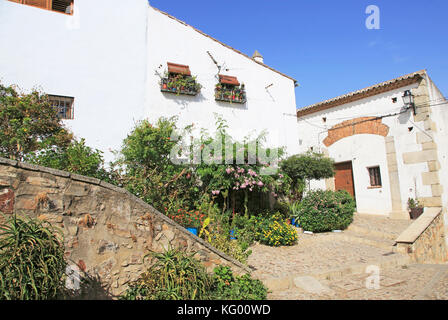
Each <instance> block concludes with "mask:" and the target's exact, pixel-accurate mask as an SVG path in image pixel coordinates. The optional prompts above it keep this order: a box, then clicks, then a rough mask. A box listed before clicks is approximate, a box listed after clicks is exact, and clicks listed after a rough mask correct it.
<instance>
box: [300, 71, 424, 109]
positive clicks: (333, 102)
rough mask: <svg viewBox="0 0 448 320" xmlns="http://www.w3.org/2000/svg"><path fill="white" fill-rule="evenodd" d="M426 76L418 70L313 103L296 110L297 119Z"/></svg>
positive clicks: (398, 86) (404, 84) (408, 83)
mask: <svg viewBox="0 0 448 320" xmlns="http://www.w3.org/2000/svg"><path fill="white" fill-rule="evenodd" d="M425 75H426V70H420V71H417V72H414V73H410V74H407V75H404V76H401V77H398V78H395V79H392V80H389V81H384V82H381V83H378V84H375V85H373V86H370V87H367V88H364V89H361V90H358V91H353V92H350V93H347V94H344V95H341V96H338V97H336V98H332V99H329V100H325V101H322V102H319V103H315V104H312V105H309V106H306V107H303V108H301V109H298V110H297V117H301V116H305V115H308V114H312V113H315V112H319V111H322V110H326V109H329V108H333V107H336V106H339V105H342V104H345V103H349V102H353V101H357V100H361V99H364V98H367V97H370V96H373V95H376V94H379V93H383V92H387V91H390V90H394V89H397V88H401V87H404V86H407V85H410V84H412V83H416V82H418V81H420V79H422V78H423V77H424V76H425Z"/></svg>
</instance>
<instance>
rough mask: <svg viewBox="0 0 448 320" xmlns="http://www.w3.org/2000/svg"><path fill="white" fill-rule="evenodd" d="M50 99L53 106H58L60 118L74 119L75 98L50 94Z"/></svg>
mask: <svg viewBox="0 0 448 320" xmlns="http://www.w3.org/2000/svg"><path fill="white" fill-rule="evenodd" d="M48 100H49V101H50V104H51V105H52V106H53V107H55V108H57V111H58V116H59V118H61V119H64V120H73V119H74V118H75V117H74V116H75V115H74V110H73V103H74V101H75V98H73V97H65V96H55V95H50V94H49V95H48Z"/></svg>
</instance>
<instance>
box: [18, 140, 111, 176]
mask: <svg viewBox="0 0 448 320" xmlns="http://www.w3.org/2000/svg"><path fill="white" fill-rule="evenodd" d="M25 161H27V162H30V163H33V164H37V165H41V166H44V167H50V168H53V169H58V170H64V171H68V172H72V173H76V174H80V175H83V176H89V177H94V178H97V179H101V180H105V181H108V182H112V177H110V176H109V173H108V172H107V170H106V169H105V168H104V159H103V152H102V151H100V150H97V149H92V148H90V147H89V146H87V145H86V144H85V140H84V139H81V140H80V141H76V140H73V141H72V142H71V143H70V145H68V146H66V147H55V146H51V145H47V146H45V147H44V148H43V149H41V150H39V151H36V152H32V153H29V154H28V155H26V157H25Z"/></svg>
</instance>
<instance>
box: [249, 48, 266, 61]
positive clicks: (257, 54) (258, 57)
mask: <svg viewBox="0 0 448 320" xmlns="http://www.w3.org/2000/svg"><path fill="white" fill-rule="evenodd" d="M252 59H254V60H255V61H257V62H261V63H264V61H263V56H262V55H261V53H260V52H258V50H255V52H254V55H253V56H252Z"/></svg>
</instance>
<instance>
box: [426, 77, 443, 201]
mask: <svg viewBox="0 0 448 320" xmlns="http://www.w3.org/2000/svg"><path fill="white" fill-rule="evenodd" d="M427 79H428V82H429V85H428V89H429V99H430V103H431V119H432V120H433V121H434V122H435V123H436V127H437V132H436V135H435V136H434V140H435V142H436V143H437V152H438V156H439V162H440V170H439V179H440V184H441V185H442V186H443V194H442V203H443V205H444V206H445V207H446V208H448V101H447V100H446V99H445V97H444V96H443V94H442V93H441V92H440V90H439V89H438V88H437V86H436V85H435V84H434V83H433V82H432V81H431V79H430V78H429V77H428V78H427Z"/></svg>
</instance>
